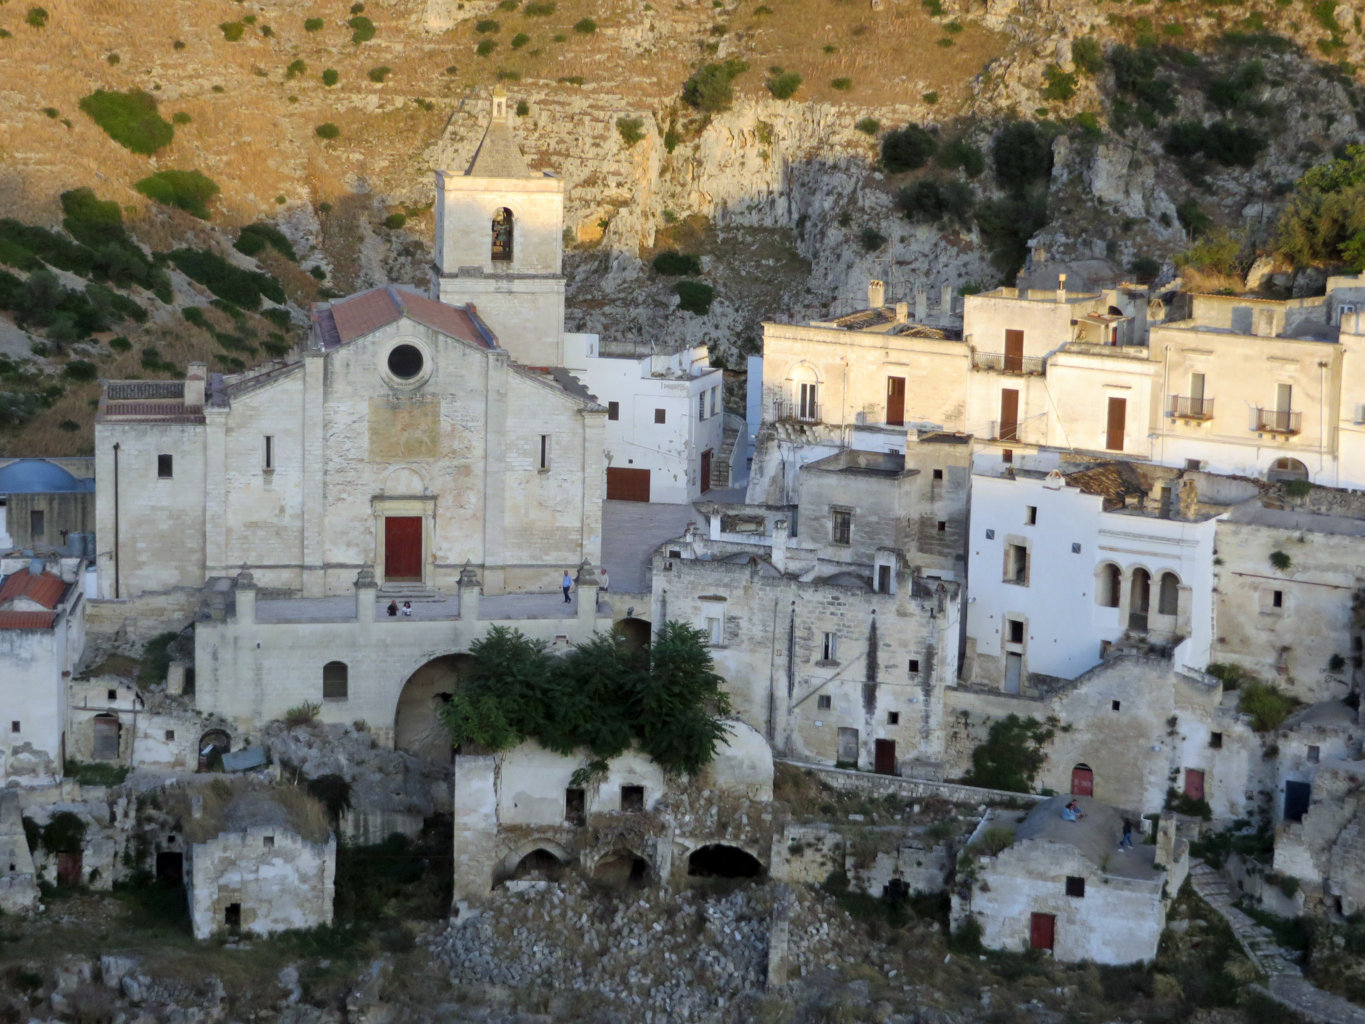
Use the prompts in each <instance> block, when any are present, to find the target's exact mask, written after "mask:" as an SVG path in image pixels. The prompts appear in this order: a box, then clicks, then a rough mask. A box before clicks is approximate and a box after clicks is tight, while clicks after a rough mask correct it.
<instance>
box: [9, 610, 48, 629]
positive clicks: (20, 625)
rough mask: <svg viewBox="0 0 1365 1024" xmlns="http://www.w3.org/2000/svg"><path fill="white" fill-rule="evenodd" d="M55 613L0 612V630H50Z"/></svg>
mask: <svg viewBox="0 0 1365 1024" xmlns="http://www.w3.org/2000/svg"><path fill="white" fill-rule="evenodd" d="M56 621H57V613H56V612H0V629H51V628H52V624H53V623H54V622H56Z"/></svg>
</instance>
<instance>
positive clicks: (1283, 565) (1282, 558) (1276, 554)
mask: <svg viewBox="0 0 1365 1024" xmlns="http://www.w3.org/2000/svg"><path fill="white" fill-rule="evenodd" d="M1270 564H1271V565H1273V566H1274V567H1275V568H1276V569H1278V570H1279V571H1280V572H1285V571H1286V570H1288V569H1289V567H1290V566H1291V565H1292V564H1293V561H1292V560H1291V559H1290V557H1289V556H1288V555H1287V554H1285V553H1284V552H1283V551H1272V552H1271V553H1270Z"/></svg>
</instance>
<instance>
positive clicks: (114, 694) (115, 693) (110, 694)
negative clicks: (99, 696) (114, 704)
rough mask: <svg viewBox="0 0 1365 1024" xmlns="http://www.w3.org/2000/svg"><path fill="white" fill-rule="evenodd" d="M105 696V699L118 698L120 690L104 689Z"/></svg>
mask: <svg viewBox="0 0 1365 1024" xmlns="http://www.w3.org/2000/svg"><path fill="white" fill-rule="evenodd" d="M104 696H105V699H106V700H118V691H117V690H105V691H104Z"/></svg>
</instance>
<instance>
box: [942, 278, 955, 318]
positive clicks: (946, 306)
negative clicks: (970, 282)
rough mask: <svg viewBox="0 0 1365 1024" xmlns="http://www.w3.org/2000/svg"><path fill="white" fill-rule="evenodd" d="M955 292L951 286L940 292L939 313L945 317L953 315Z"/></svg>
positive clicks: (946, 285) (944, 287)
mask: <svg viewBox="0 0 1365 1024" xmlns="http://www.w3.org/2000/svg"><path fill="white" fill-rule="evenodd" d="M955 291H956V289H955V288H954V287H953V286H952V285H950V284H945V285H944V286H943V287H942V288H940V289H939V290H938V306H939V311H940V312H941V313H942V314H943V315H944V316H945V317H948V316H952V315H953V292H955Z"/></svg>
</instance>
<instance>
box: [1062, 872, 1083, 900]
mask: <svg viewBox="0 0 1365 1024" xmlns="http://www.w3.org/2000/svg"><path fill="white" fill-rule="evenodd" d="M1066 894H1067V895H1068V896H1075V897H1076V898H1077V899H1081V898H1083V897H1084V896H1085V879H1084V878H1078V877H1077V876H1075V875H1067V876H1066Z"/></svg>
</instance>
